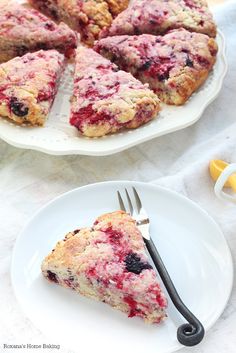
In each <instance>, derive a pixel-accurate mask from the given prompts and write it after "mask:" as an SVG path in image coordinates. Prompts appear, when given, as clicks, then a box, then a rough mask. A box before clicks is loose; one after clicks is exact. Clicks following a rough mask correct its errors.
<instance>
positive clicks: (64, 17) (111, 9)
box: [29, 0, 129, 46]
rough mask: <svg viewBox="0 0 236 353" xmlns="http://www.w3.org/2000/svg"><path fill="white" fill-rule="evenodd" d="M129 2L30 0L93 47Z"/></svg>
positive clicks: (114, 0) (122, 0) (115, 0)
mask: <svg viewBox="0 0 236 353" xmlns="http://www.w3.org/2000/svg"><path fill="white" fill-rule="evenodd" d="M128 1H129V0H80V1H78V0H29V2H30V4H31V5H32V6H34V7H35V8H37V9H39V10H40V11H42V12H44V13H45V14H46V15H49V16H51V17H52V18H54V19H55V20H60V21H63V22H65V23H67V24H68V25H69V26H70V27H71V28H72V29H74V30H75V31H77V32H79V33H80V34H81V40H82V41H83V42H84V43H86V44H87V45H90V46H91V45H92V44H93V42H94V40H95V39H97V38H98V35H99V33H100V31H101V30H102V29H103V28H104V27H109V26H110V25H111V23H112V20H113V16H117V15H118V14H119V13H120V12H121V11H123V10H124V9H125V8H126V7H127V6H128Z"/></svg>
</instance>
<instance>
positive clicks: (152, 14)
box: [101, 0, 216, 37]
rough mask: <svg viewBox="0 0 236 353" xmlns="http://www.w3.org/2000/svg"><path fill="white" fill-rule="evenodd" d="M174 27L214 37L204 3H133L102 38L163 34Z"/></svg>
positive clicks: (155, 0)
mask: <svg viewBox="0 0 236 353" xmlns="http://www.w3.org/2000/svg"><path fill="white" fill-rule="evenodd" d="M177 28H185V29H187V30H189V31H192V32H199V33H204V34H207V35H209V36H210V37H215V36H216V25H215V23H214V20H213V17H212V14H211V12H210V10H209V8H208V5H207V2H206V1H205V0H165V1H164V0H133V1H132V2H131V3H130V5H129V7H128V8H127V9H126V10H125V11H123V12H122V13H121V14H119V15H118V16H117V17H116V18H115V19H114V21H113V22H112V24H111V26H110V28H107V29H104V30H103V31H102V33H101V37H107V36H115V35H122V34H129V35H133V34H144V33H148V34H163V33H166V32H167V31H168V30H170V29H177Z"/></svg>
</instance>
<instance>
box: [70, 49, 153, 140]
mask: <svg viewBox="0 0 236 353" xmlns="http://www.w3.org/2000/svg"><path fill="white" fill-rule="evenodd" d="M159 110H160V105H159V99H158V98H157V96H156V95H155V94H154V93H153V92H152V91H151V90H150V89H149V88H148V85H143V84H142V83H141V82H139V81H138V80H136V79H135V78H134V77H133V76H132V75H131V74H129V73H126V72H124V71H119V69H118V68H117V66H116V65H115V64H112V63H111V62H110V61H109V60H107V59H104V58H103V57H102V56H101V55H99V54H98V53H96V52H95V51H94V50H92V49H87V48H85V47H82V46H80V47H79V48H78V49H77V55H76V67H75V76H74V93H73V97H72V99H71V118H70V123H71V125H74V126H75V127H77V128H78V130H79V131H80V132H81V133H82V134H84V135H85V136H89V137H98V136H103V135H106V134H109V133H114V132H117V131H119V130H121V129H123V128H136V127H138V126H140V125H142V124H144V123H146V122H148V121H150V120H151V119H153V118H154V117H156V115H157V113H158V111H159Z"/></svg>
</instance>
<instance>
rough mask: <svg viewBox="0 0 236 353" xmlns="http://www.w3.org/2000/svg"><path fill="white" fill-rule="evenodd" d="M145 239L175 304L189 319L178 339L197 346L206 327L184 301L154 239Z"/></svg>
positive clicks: (178, 332)
mask: <svg viewBox="0 0 236 353" xmlns="http://www.w3.org/2000/svg"><path fill="white" fill-rule="evenodd" d="M143 239H144V242H145V244H146V247H147V249H148V252H149V254H150V256H151V258H152V261H153V262H154V264H155V266H156V268H157V270H158V273H159V275H160V277H161V279H162V281H163V283H164V285H165V287H166V290H167V292H168V294H169V296H170V298H171V300H172V302H173V304H174V306H175V307H176V309H177V310H178V311H179V312H180V314H181V315H182V316H183V317H184V318H185V319H186V320H187V321H188V323H186V324H183V325H181V326H180V327H179V328H178V330H177V339H178V341H179V342H180V343H181V344H183V345H184V346H195V345H197V344H198V343H200V342H201V341H202V339H203V337H204V334H205V330H204V327H203V325H202V324H201V322H200V321H199V320H198V319H197V318H196V317H195V316H194V315H193V313H192V312H191V311H190V310H189V309H188V308H187V307H186V305H185V304H184V303H183V302H182V300H181V298H180V296H179V294H178V292H177V290H176V288H175V286H174V284H173V282H172V280H171V278H170V276H169V273H168V272H167V269H166V267H165V265H164V263H163V261H162V259H161V257H160V255H159V253H158V251H157V249H156V246H155V244H154V243H153V241H152V239H150V240H148V239H145V238H143Z"/></svg>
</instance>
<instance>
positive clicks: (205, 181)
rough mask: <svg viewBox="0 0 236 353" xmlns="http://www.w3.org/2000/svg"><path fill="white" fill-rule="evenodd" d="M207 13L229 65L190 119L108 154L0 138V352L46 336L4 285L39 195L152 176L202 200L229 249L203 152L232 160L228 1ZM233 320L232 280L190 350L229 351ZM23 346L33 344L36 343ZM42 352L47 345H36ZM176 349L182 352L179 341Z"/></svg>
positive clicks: (233, 62) (229, 230)
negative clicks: (19, 145)
mask: <svg viewBox="0 0 236 353" xmlns="http://www.w3.org/2000/svg"><path fill="white" fill-rule="evenodd" d="M214 13H215V18H216V20H217V23H218V26H219V28H221V29H222V31H223V32H224V34H225V36H226V39H227V58H228V64H229V71H228V74H227V77H226V79H225V82H224V87H223V89H222V91H221V93H220V95H219V97H218V98H217V99H216V100H215V101H214V102H213V103H212V104H211V105H210V106H209V107H208V108H207V110H206V111H205V113H204V114H203V116H202V118H201V119H200V120H199V121H198V122H197V123H196V124H195V125H194V126H191V127H189V128H187V129H185V130H182V131H179V132H176V133H172V134H170V135H167V136H163V137H160V138H157V139H155V140H152V141H150V142H147V143H144V144H142V145H140V146H138V147H134V148H132V149H130V150H128V151H125V152H122V153H119V154H117V155H115V156H108V157H99V158H98V157H97V158H95V157H81V156H66V157H54V156H48V155H45V154H42V153H39V152H34V151H26V150H20V149H16V148H14V147H11V146H9V145H7V144H6V143H5V142H3V141H0V201H1V202H0V352H1V353H3V352H6V350H4V349H3V343H8V344H19V343H25V342H26V343H31V344H42V343H45V342H48V339H45V337H44V336H43V335H42V334H41V333H40V332H39V331H38V330H37V329H36V328H35V327H34V326H33V325H32V324H31V322H30V321H29V320H28V319H27V318H26V317H25V316H24V315H23V313H22V312H21V309H20V307H19V305H18V303H17V301H16V299H15V297H14V294H13V291H12V287H11V282H10V261H11V255H12V249H13V246H14V243H15V239H16V237H17V235H18V233H19V231H20V230H21V229H22V228H23V226H24V225H25V224H26V223H27V222H28V220H29V218H30V217H31V216H32V215H33V214H34V213H35V212H36V211H37V210H38V209H39V208H40V207H41V206H43V205H44V204H45V203H46V202H48V201H49V200H51V199H53V198H54V197H55V196H58V195H59V194H61V193H63V192H65V191H68V190H71V189H73V188H75V187H78V186H81V185H85V184H88V183H92V182H99V181H104V180H116V179H119V180H122V179H123V180H124V179H127V180H139V181H146V182H150V181H155V183H157V184H159V185H164V186H166V187H169V188H171V189H174V190H176V191H178V192H180V193H182V194H184V195H185V196H187V197H189V198H190V199H192V200H194V201H195V202H197V203H198V204H199V205H200V206H202V207H203V208H205V210H206V211H208V212H209V213H210V214H211V215H212V216H213V217H214V218H215V220H216V221H217V222H218V223H219V224H220V226H221V228H222V229H223V231H224V233H225V236H226V238H227V240H228V242H229V245H230V248H231V250H232V253H233V255H234V257H235V256H236V205H233V204H232V205H231V204H229V203H227V202H223V201H219V200H217V199H216V197H215V196H214V193H213V182H212V181H211V179H210V177H209V174H208V162H209V160H210V159H225V160H227V161H229V162H236V114H235V108H236V104H235V102H236V2H235V1H233V2H228V3H226V4H225V5H222V6H217V7H215V8H214ZM235 327H236V288H235V286H234V289H233V293H232V296H231V299H230V301H229V304H228V306H227V308H226V310H225V312H224V314H223V315H222V317H221V318H220V320H219V321H218V322H217V323H216V324H215V326H214V327H213V328H212V329H211V330H210V331H209V333H208V334H207V336H206V338H205V339H204V342H203V343H202V344H201V345H199V346H198V347H194V348H192V349H191V352H192V353H211V352H212V353H217V352H221V353H234V352H235V347H236V335H235ZM53 343H54V344H56V343H57V344H59V343H60V342H53ZM7 351H8V352H15V351H16V350H11V349H8V350H7ZM31 351H32V352H39V350H36V349H35V350H34V349H32V350H31ZM43 352H45V353H47V352H51V350H47V349H44V350H43ZM60 352H61V353H68V350H63V349H61V350H60ZM181 352H182V353H184V352H187V349H183V350H182V351H181ZM80 353H83V352H80ZM86 353H90V352H86Z"/></svg>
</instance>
